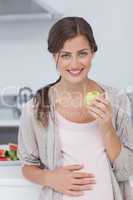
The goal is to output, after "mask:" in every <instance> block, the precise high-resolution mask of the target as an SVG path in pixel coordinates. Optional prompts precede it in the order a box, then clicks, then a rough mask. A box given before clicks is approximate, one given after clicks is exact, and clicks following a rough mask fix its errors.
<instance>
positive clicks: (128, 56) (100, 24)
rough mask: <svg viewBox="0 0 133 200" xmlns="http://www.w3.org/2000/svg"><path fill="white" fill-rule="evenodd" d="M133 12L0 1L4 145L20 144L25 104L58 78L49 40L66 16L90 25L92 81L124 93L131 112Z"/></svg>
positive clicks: (124, 5)
mask: <svg viewBox="0 0 133 200" xmlns="http://www.w3.org/2000/svg"><path fill="white" fill-rule="evenodd" d="M132 8H133V1H132V0H126V1H122V0H117V1H116V0H111V1H110V0H102V1H97V0H83V1H82V0H78V1H77V0H67V1H66V0H48V1H47V0H0V144H8V143H17V133H18V127H19V116H20V114H21V107H22V104H23V103H24V102H26V101H27V100H28V99H30V98H31V97H32V95H33V94H34V93H35V91H36V90H37V89H38V88H40V87H42V86H44V85H46V84H47V83H50V82H53V81H55V80H56V79H57V77H58V75H59V74H58V73H57V72H56V67H55V63H54V62H53V59H52V56H51V55H50V54H49V53H48V51H47V35H48V30H49V28H50V27H51V25H52V24H53V23H54V22H55V21H56V20H57V19H59V18H60V17H63V16H74V15H75V16H82V17H84V18H85V19H86V20H88V21H89V22H90V24H91V25H92V27H93V30H94V35H95V38H96V41H97V44H98V48H99V50H98V52H97V54H96V56H95V59H94V61H93V67H92V70H91V73H90V74H89V76H91V78H93V79H96V80H97V81H100V82H102V83H104V84H108V85H112V86H114V87H117V88H120V89H121V91H122V92H126V93H127V94H128V96H129V98H130V102H131V109H133V78H132V74H133V68H132V66H133V59H132V52H133V37H132V35H133V24H132V22H131V20H132V17H133V12H132ZM131 115H132V116H133V111H132V113H131ZM3 191H4V190H3ZM19 198H20V196H19ZM25 199H26V198H25ZM32 199H33V198H32Z"/></svg>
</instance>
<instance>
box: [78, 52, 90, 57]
mask: <svg viewBox="0 0 133 200" xmlns="http://www.w3.org/2000/svg"><path fill="white" fill-rule="evenodd" d="M87 55H88V53H87V52H80V54H79V56H80V57H85V56H87Z"/></svg>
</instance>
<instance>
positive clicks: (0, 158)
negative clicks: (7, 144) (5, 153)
mask: <svg viewBox="0 0 133 200" xmlns="http://www.w3.org/2000/svg"><path fill="white" fill-rule="evenodd" d="M7 160H10V159H9V158H6V157H0V161H7Z"/></svg>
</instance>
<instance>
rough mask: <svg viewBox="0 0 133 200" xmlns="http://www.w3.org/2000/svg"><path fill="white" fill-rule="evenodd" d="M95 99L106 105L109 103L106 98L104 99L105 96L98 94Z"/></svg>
mask: <svg viewBox="0 0 133 200" xmlns="http://www.w3.org/2000/svg"><path fill="white" fill-rule="evenodd" d="M95 101H100V102H102V103H104V104H105V105H106V106H108V105H109V104H110V102H109V101H108V100H106V99H105V98H103V97H100V96H98V97H96V98H95Z"/></svg>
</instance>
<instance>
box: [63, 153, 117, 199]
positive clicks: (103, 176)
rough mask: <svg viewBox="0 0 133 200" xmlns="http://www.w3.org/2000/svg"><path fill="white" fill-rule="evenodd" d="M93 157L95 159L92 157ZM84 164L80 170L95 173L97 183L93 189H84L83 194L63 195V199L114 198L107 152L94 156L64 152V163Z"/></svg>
mask: <svg viewBox="0 0 133 200" xmlns="http://www.w3.org/2000/svg"><path fill="white" fill-rule="evenodd" d="M92 158H93V159H92ZM71 164H84V167H83V168H82V169H81V170H80V171H84V172H88V173H93V174H94V175H95V178H96V185H93V189H92V190H87V191H84V195H83V196H79V197H72V196H68V195H65V194H64V195H63V200H107V199H108V200H113V191H112V183H111V177H110V172H109V166H108V161H107V157H106V153H104V152H103V153H102V154H101V155H98V156H97V157H95V158H94V156H93V157H91V156H89V155H88V156H87V155H82V156H81V155H79V154H77V155H76V156H72V155H70V154H66V153H63V165H71Z"/></svg>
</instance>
